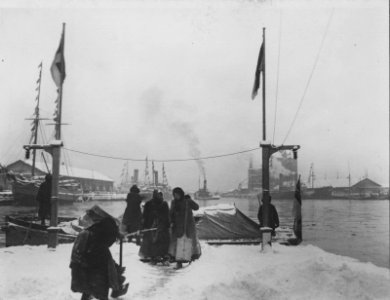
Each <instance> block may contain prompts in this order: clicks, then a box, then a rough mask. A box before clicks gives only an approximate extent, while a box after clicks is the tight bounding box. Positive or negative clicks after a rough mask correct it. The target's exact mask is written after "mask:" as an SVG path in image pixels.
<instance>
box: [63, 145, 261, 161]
mask: <svg viewBox="0 0 390 300" xmlns="http://www.w3.org/2000/svg"><path fill="white" fill-rule="evenodd" d="M63 149H65V150H68V151H70V152H75V153H79V154H84V155H89V156H95V157H101V158H108V159H116V160H128V161H145V158H128V157H119V156H109V155H102V154H95V153H89V152H84V151H79V150H74V149H69V148H65V147H64V148H63ZM259 149H260V148H258V147H257V148H252V149H248V150H243V151H238V152H233V153H227V154H219V155H211V156H203V157H197V158H171V159H153V161H154V162H180V161H194V160H201V159H202V160H205V159H214V158H221V157H226V156H233V155H238V154H242V153H247V152H252V151H256V150H259Z"/></svg>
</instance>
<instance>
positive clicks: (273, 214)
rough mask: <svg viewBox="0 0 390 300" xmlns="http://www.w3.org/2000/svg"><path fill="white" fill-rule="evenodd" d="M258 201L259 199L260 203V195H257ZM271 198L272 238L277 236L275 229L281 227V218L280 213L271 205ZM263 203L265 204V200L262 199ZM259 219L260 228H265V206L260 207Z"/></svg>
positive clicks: (270, 220) (270, 225)
mask: <svg viewBox="0 0 390 300" xmlns="http://www.w3.org/2000/svg"><path fill="white" fill-rule="evenodd" d="M257 199H259V202H260V194H259V195H257ZM271 200H272V198H271V196H269V216H270V217H269V227H270V228H272V236H275V235H276V233H275V229H276V228H278V227H279V216H278V212H277V210H276V208H275V206H274V205H273V204H271ZM261 203H264V202H263V199H261ZM257 218H258V219H259V223H260V228H261V227H264V221H263V205H260V208H259V212H258V213H257Z"/></svg>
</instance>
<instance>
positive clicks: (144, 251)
mask: <svg viewBox="0 0 390 300" xmlns="http://www.w3.org/2000/svg"><path fill="white" fill-rule="evenodd" d="M169 226H170V222H169V207H168V203H167V202H165V201H164V197H163V194H162V193H161V192H160V193H159V192H158V191H157V190H154V191H153V198H152V199H151V200H149V201H148V202H146V204H145V207H144V213H143V230H148V229H152V230H151V231H146V232H145V233H144V235H143V239H142V244H141V248H140V251H139V256H140V257H141V260H142V261H151V262H152V263H153V264H156V263H158V262H162V263H163V264H166V262H168V260H169V256H168V248H169ZM153 229H156V230H153Z"/></svg>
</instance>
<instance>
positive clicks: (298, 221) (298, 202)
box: [293, 176, 302, 241]
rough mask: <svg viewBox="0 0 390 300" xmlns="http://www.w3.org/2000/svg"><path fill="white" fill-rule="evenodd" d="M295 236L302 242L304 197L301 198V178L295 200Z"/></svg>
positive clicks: (296, 189)
mask: <svg viewBox="0 0 390 300" xmlns="http://www.w3.org/2000/svg"><path fill="white" fill-rule="evenodd" d="M293 230H294V234H295V236H296V237H297V239H298V240H299V241H302V197H301V177H300V176H299V178H298V182H297V185H296V188H295V200H294V227H293Z"/></svg>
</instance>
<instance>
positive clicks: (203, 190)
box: [194, 178, 221, 200]
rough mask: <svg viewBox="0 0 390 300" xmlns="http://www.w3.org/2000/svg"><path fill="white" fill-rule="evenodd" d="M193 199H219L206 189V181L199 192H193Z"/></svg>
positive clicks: (205, 180)
mask: <svg viewBox="0 0 390 300" xmlns="http://www.w3.org/2000/svg"><path fill="white" fill-rule="evenodd" d="M194 197H195V199H196V200H219V199H220V198H221V197H220V196H219V195H215V194H212V193H210V192H209V190H208V189H207V179H206V178H205V179H204V180H203V187H202V188H201V187H199V190H198V191H196V192H195V194H194Z"/></svg>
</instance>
